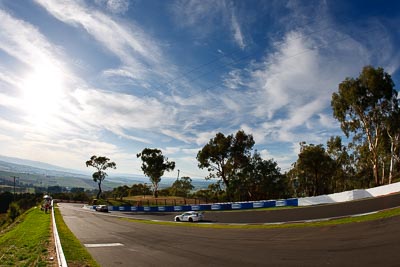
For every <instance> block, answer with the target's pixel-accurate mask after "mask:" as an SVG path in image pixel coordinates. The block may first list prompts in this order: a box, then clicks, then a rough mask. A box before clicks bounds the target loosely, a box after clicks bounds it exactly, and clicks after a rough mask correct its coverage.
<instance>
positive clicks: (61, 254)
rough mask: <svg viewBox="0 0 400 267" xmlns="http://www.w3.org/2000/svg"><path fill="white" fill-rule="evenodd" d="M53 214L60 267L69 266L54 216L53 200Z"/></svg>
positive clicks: (52, 204)
mask: <svg viewBox="0 0 400 267" xmlns="http://www.w3.org/2000/svg"><path fill="white" fill-rule="evenodd" d="M51 206H52V209H51V216H52V219H53V234H54V243H55V246H56V254H57V261H58V266H60V267H68V264H67V261H66V259H65V256H64V252H63V249H62V246H61V241H60V237H59V235H58V231H57V224H56V219H55V216H54V201H53V200H52V201H51Z"/></svg>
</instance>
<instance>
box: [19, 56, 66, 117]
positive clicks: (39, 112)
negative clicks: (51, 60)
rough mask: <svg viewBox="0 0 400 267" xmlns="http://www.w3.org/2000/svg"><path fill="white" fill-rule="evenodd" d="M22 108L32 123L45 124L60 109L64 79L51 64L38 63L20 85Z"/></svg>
mask: <svg viewBox="0 0 400 267" xmlns="http://www.w3.org/2000/svg"><path fill="white" fill-rule="evenodd" d="M20 89H21V92H22V94H21V105H22V107H21V108H22V109H23V110H24V111H25V113H26V114H27V116H28V119H29V121H30V122H32V123H34V124H40V125H41V124H45V123H48V122H49V120H51V119H52V117H54V115H55V114H56V113H57V112H58V111H59V110H60V105H61V100H62V96H63V89H64V81H63V75H62V72H61V71H60V70H59V69H58V68H57V67H55V66H54V65H51V64H38V66H37V67H35V69H34V70H33V71H32V72H30V73H29V74H27V75H26V77H25V78H23V80H22V83H21V85H20Z"/></svg>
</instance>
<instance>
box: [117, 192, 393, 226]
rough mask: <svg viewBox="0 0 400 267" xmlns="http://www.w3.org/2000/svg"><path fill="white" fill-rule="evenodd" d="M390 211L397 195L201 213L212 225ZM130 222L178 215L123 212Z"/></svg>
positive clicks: (322, 217)
mask: <svg viewBox="0 0 400 267" xmlns="http://www.w3.org/2000/svg"><path fill="white" fill-rule="evenodd" d="M393 207H400V194H393V195H388V196H384V197H378V198H370V199H365V200H359V201H351V202H345V203H339V204H329V205H319V206H312V207H300V208H295V209H277V210H274V209H270V210H260V211H257V210H253V211H237V210H236V211H232V212H217V211H212V212H207V211H206V212H205V220H206V221H207V222H214V223H248V224H252V223H256V224H260V223H278V222H296V221H309V220H317V219H325V218H337V217H345V216H350V215H358V214H364V213H370V212H375V211H379V210H384V209H388V208H393ZM124 214H125V215H131V216H132V217H134V218H138V219H146V220H161V221H172V220H173V218H174V215H176V214H180V213H158V212H153V213H137V212H126V213H124Z"/></svg>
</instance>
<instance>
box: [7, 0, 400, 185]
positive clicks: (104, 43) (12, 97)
mask: <svg viewBox="0 0 400 267" xmlns="http://www.w3.org/2000/svg"><path fill="white" fill-rule="evenodd" d="M0 21H1V23H0V155H3V156H9V157H18V158H23V159H30V160H36V161H41V162H46V163H50V164H54V165H58V166H61V167H64V168H71V169H75V170H84V171H87V170H88V168H87V167H86V165H85V162H86V161H87V160H89V159H90V157H91V156H92V155H97V156H106V157H108V158H110V159H111V161H114V162H115V163H116V164H117V170H115V171H114V170H112V171H110V172H109V173H111V174H112V173H113V172H115V173H126V174H135V175H142V174H143V172H142V171H141V168H140V166H141V161H140V159H138V158H137V157H136V154H137V153H140V152H141V151H142V150H143V149H144V148H158V149H160V150H161V151H162V153H163V155H164V156H166V157H167V158H168V159H169V160H172V161H175V163H176V168H175V170H174V171H172V172H170V173H166V174H165V176H169V177H177V175H178V170H179V171H180V176H181V177H182V176H189V177H192V178H204V177H205V176H207V171H206V170H201V169H199V168H198V166H197V164H198V162H197V160H196V155H197V153H198V151H199V150H201V149H202V148H203V147H204V146H205V145H206V144H207V143H208V142H209V140H210V139H211V138H213V137H215V135H216V133H218V132H221V133H223V134H225V135H230V134H235V133H236V132H237V131H238V130H244V131H245V132H246V133H247V134H252V135H253V137H254V140H255V146H254V150H257V151H258V152H259V153H260V154H261V155H262V157H263V158H264V159H266V160H269V159H273V160H274V161H276V162H277V163H278V165H279V167H280V168H281V170H282V172H285V171H287V170H289V169H290V166H291V164H292V163H294V162H295V161H296V160H297V156H298V153H299V143H300V142H302V141H305V142H307V143H309V144H326V142H327V140H328V139H329V138H330V137H331V136H336V135H342V132H341V130H340V126H339V123H338V122H337V121H336V120H335V119H334V118H333V116H332V108H331V105H330V102H331V96H332V93H334V92H337V90H338V85H339V83H340V82H342V81H343V80H344V79H345V78H346V77H357V76H358V75H359V73H360V72H361V70H362V68H363V66H366V65H372V66H374V67H382V68H384V70H385V71H386V72H388V73H389V74H390V75H392V78H393V80H394V83H395V85H396V86H395V88H396V89H398V88H399V85H400V71H399V67H400V49H399V48H400V28H399V27H398V25H400V1H396V0H394V1H382V0H376V1H372V0H369V1H368V0H365V1H364V0H363V1H348V0H326V1H320V0H318V1H312V0H304V1H283V0H282V1H280V0H276V1H274V0H270V1H269V0H268V1H266V0H265V1H256V0H250V1H228V0H226V1H225V0H198V1H181V0H176V1H174V0H168V1H164V0H131V1H128V0H90V1H89V0H86V1H85V0H81V1H75V0H69V1H54V0H32V1H31V0H24V1H14V0H0Z"/></svg>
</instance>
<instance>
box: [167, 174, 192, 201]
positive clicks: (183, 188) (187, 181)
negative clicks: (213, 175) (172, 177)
mask: <svg viewBox="0 0 400 267" xmlns="http://www.w3.org/2000/svg"><path fill="white" fill-rule="evenodd" d="M193 189H194V186H193V185H192V179H191V178H190V177H187V176H183V177H181V178H179V179H176V181H175V182H174V183H173V184H172V186H171V191H172V192H171V193H172V194H173V195H174V196H178V197H187V196H188V195H189V193H190V191H192V190H193Z"/></svg>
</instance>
